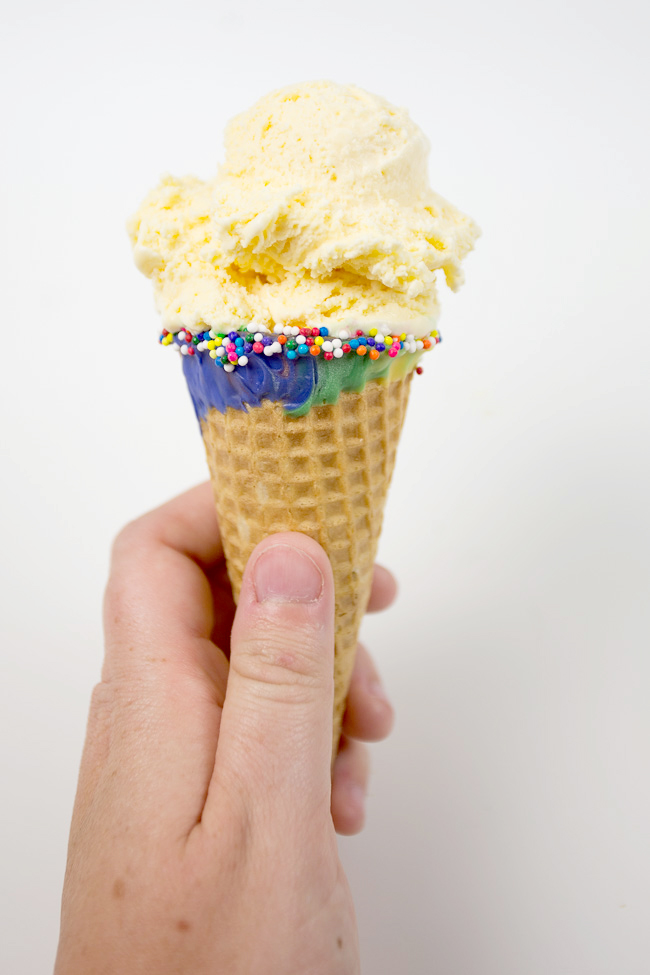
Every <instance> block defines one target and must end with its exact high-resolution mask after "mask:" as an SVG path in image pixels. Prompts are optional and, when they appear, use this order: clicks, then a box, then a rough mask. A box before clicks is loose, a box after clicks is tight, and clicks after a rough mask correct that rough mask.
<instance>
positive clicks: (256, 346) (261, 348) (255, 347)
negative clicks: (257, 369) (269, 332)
mask: <svg viewBox="0 0 650 975" xmlns="http://www.w3.org/2000/svg"><path fill="white" fill-rule="evenodd" d="M253 352H257V354H258V355H259V354H260V352H264V346H263V345H262V343H261V342H253Z"/></svg>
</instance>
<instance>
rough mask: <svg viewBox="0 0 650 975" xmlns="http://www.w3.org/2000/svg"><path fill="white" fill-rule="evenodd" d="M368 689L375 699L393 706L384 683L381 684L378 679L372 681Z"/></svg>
mask: <svg viewBox="0 0 650 975" xmlns="http://www.w3.org/2000/svg"><path fill="white" fill-rule="evenodd" d="M368 690H369V691H370V693H371V694H372V696H373V697H374V698H375V700H377V701H382V703H383V704H387V705H388V706H389V707H392V704H391V703H390V700H389V699H388V694H387V693H386V691H385V690H384V687H383V684H381V683H380V682H379V681H378V680H373V681H371V682H370V683H369V684H368Z"/></svg>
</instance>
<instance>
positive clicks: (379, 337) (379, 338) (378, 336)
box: [375, 332, 386, 344]
mask: <svg viewBox="0 0 650 975" xmlns="http://www.w3.org/2000/svg"><path fill="white" fill-rule="evenodd" d="M385 337H386V336H385V335H382V334H381V332H377V334H376V335H375V344H377V342H383V341H384V339H385Z"/></svg>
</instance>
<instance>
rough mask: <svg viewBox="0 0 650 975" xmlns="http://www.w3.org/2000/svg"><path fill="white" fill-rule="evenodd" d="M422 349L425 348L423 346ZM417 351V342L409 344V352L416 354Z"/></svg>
mask: <svg viewBox="0 0 650 975" xmlns="http://www.w3.org/2000/svg"><path fill="white" fill-rule="evenodd" d="M422 348H424V346H422ZM416 349H417V342H415V341H411V342H409V352H415V351H416Z"/></svg>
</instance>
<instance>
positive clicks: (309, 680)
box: [230, 629, 333, 698]
mask: <svg viewBox="0 0 650 975" xmlns="http://www.w3.org/2000/svg"><path fill="white" fill-rule="evenodd" d="M315 636H316V635H315V634H310V633H305V632H303V633H301V634H287V633H284V632H283V633H277V632H274V631H273V630H272V629H269V630H267V631H266V632H264V633H261V634H259V635H255V636H254V637H252V638H250V637H249V639H247V640H246V641H244V642H243V643H242V644H241V645H240V646H239V647H238V650H237V652H236V653H235V654H233V655H232V656H231V660H230V666H231V668H234V670H235V672H236V673H238V674H239V675H240V676H242V677H244V678H246V679H248V680H251V681H253V682H255V683H257V684H261V685H267V686H269V687H272V688H274V689H275V691H276V693H277V692H280V691H281V690H282V689H285V690H286V691H287V692H289V693H291V694H292V696H293V697H294V698H295V697H296V696H302V695H304V696H305V697H310V696H312V695H313V693H314V692H315V691H321V690H322V688H323V687H324V686H327V684H328V683H330V682H332V681H333V674H332V668H327V667H326V666H325V656H326V655H325V654H323V651H322V648H321V647H320V646H319V644H318V640H317V639H316V638H315Z"/></svg>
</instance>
